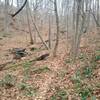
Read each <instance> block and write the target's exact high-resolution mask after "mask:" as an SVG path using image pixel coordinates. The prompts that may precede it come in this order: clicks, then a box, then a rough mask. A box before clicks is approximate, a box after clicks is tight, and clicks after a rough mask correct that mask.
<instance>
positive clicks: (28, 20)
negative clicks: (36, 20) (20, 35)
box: [26, 1, 34, 44]
mask: <svg viewBox="0 0 100 100" xmlns="http://www.w3.org/2000/svg"><path fill="white" fill-rule="evenodd" d="M26 14H27V22H28V28H29V33H30V43H31V44H34V41H33V37H32V31H31V26H30V19H29V4H28V1H27V3H26Z"/></svg>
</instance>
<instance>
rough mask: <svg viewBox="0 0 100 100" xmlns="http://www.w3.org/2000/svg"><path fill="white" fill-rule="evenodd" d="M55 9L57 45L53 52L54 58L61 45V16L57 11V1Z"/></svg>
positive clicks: (55, 1) (55, 0)
mask: <svg viewBox="0 0 100 100" xmlns="http://www.w3.org/2000/svg"><path fill="white" fill-rule="evenodd" d="M54 8H55V16H56V31H57V33H56V44H55V47H54V51H53V57H55V56H56V53H57V48H58V44H59V16H58V10H57V0H54Z"/></svg>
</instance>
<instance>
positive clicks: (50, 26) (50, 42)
mask: <svg viewBox="0 0 100 100" xmlns="http://www.w3.org/2000/svg"><path fill="white" fill-rule="evenodd" d="M49 48H51V16H50V15H49Z"/></svg>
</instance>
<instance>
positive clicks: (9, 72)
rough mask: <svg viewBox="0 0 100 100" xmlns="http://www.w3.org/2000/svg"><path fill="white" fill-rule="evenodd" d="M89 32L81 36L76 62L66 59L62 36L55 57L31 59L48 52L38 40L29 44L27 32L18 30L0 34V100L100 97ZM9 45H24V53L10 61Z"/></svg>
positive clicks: (99, 66) (99, 72)
mask: <svg viewBox="0 0 100 100" xmlns="http://www.w3.org/2000/svg"><path fill="white" fill-rule="evenodd" d="M13 31H14V32H15V30H13ZM13 31H12V33H13ZM90 34H91V35H90V36H88V35H87V36H84V37H83V38H82V41H81V47H80V51H81V53H80V54H79V57H78V58H77V60H76V62H73V61H72V60H71V59H70V58H69V52H67V49H66V48H67V46H66V45H67V44H68V43H67V44H66V40H65V39H63V40H60V43H59V48H58V51H57V56H56V57H55V58H52V57H51V56H50V57H48V58H47V59H45V60H41V61H34V60H33V61H31V60H32V59H35V58H36V57H38V56H40V55H42V54H45V53H48V50H46V49H45V47H43V45H42V44H41V43H37V44H35V45H30V44H29V35H28V33H24V32H21V31H18V30H16V33H14V34H11V33H10V34H8V35H6V36H4V35H3V36H0V67H3V68H0V100H100V50H98V51H95V55H94V52H93V50H94V46H95V43H94V44H93V43H92V42H91V41H92V40H93V34H94V33H90ZM94 35H95V34H94ZM32 47H35V48H36V49H35V50H31V48H32ZM12 48H26V52H27V53H28V54H27V56H25V57H23V58H22V59H20V60H14V59H13V55H12V54H11V52H10V51H11V49H12ZM93 56H95V57H93ZM98 59H99V60H98ZM9 62H10V63H9ZM6 63H7V64H6ZM5 64H6V65H5Z"/></svg>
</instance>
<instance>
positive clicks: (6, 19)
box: [4, 0, 9, 33]
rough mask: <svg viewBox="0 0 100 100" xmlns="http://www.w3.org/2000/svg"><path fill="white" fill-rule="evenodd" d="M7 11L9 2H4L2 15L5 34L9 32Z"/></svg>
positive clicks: (7, 0)
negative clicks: (3, 15)
mask: <svg viewBox="0 0 100 100" xmlns="http://www.w3.org/2000/svg"><path fill="white" fill-rule="evenodd" d="M8 9H9V0H5V10H4V14H5V24H4V25H5V28H4V29H5V33H8V31H9V15H8Z"/></svg>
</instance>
